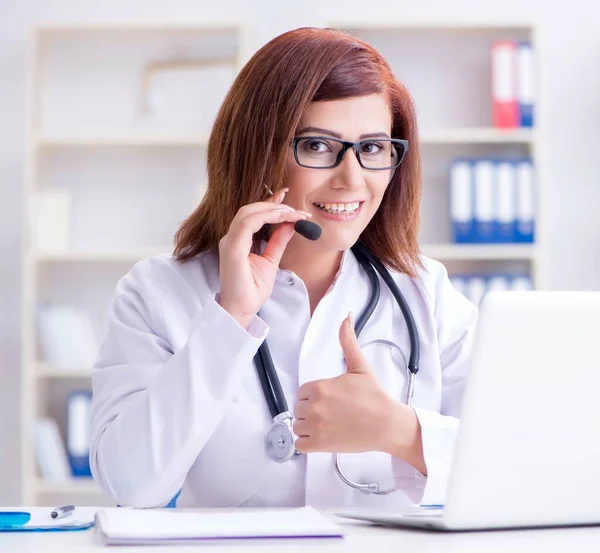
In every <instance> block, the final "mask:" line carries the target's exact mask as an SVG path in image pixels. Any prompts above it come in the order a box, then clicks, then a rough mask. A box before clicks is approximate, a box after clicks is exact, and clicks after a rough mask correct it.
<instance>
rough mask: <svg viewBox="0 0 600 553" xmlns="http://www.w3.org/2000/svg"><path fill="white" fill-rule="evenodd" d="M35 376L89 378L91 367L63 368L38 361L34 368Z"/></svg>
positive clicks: (42, 377) (41, 377)
mask: <svg viewBox="0 0 600 553" xmlns="http://www.w3.org/2000/svg"><path fill="white" fill-rule="evenodd" d="M34 374H35V377H36V378H39V379H61V378H64V379H76V378H91V377H92V372H91V369H83V368H71V369H63V368H57V367H53V366H51V365H48V364H45V363H39V364H38V365H37V367H36V369H35V373H34Z"/></svg>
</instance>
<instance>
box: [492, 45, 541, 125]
mask: <svg viewBox="0 0 600 553" xmlns="http://www.w3.org/2000/svg"><path fill="white" fill-rule="evenodd" d="M491 67H492V70H491V80H492V82H491V90H492V121H493V125H494V127H497V128H501V129H514V128H517V127H533V126H534V110H535V106H534V104H535V69H534V53H533V48H532V45H531V42H529V41H515V40H499V41H497V42H495V43H494V45H493V46H492V52H491Z"/></svg>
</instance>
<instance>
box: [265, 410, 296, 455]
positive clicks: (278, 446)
mask: <svg viewBox="0 0 600 553" xmlns="http://www.w3.org/2000/svg"><path fill="white" fill-rule="evenodd" d="M291 421H292V413H290V412H289V411H286V412H285V413H281V414H279V415H277V416H276V417H275V418H274V419H273V424H272V425H271V428H269V431H268V432H267V435H266V437H265V448H266V450H267V455H268V456H269V458H271V459H272V460H273V461H275V462H276V463H285V462H286V461H289V460H290V459H291V458H292V457H293V456H294V453H295V452H296V448H295V447H294V441H295V440H294V433H293V432H292V425H291Z"/></svg>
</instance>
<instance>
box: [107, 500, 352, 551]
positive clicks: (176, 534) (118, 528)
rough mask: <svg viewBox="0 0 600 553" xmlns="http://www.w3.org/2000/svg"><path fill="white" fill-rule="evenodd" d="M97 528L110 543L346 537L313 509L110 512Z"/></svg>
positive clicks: (136, 510) (108, 510)
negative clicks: (99, 528)
mask: <svg viewBox="0 0 600 553" xmlns="http://www.w3.org/2000/svg"><path fill="white" fill-rule="evenodd" d="M97 524H99V526H100V527H101V531H102V533H103V534H104V537H105V539H106V541H107V542H108V543H125V542H127V543H148V542H150V541H155V540H156V541H168V540H194V539H197V540H215V539H216V540H218V539H240V538H296V537H298V538H301V537H341V536H342V535H343V533H342V530H341V528H339V527H338V526H337V525H336V524H334V523H333V522H332V521H330V520H329V519H327V518H326V517H325V516H323V515H322V514H320V513H319V512H318V511H316V510H315V509H313V508H312V507H303V508H300V509H281V510H279V509H278V510H270V509H261V510H258V511H254V510H250V509H238V510H235V511H224V512H214V511H208V512H186V511H180V510H178V509H160V510H150V509H126V510H124V509H120V508H109V509H101V510H99V512H98V518H97Z"/></svg>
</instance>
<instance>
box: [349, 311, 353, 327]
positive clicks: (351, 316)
mask: <svg viewBox="0 0 600 553" xmlns="http://www.w3.org/2000/svg"><path fill="white" fill-rule="evenodd" d="M348 320H349V321H350V330H352V332H354V315H352V311H348Z"/></svg>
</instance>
